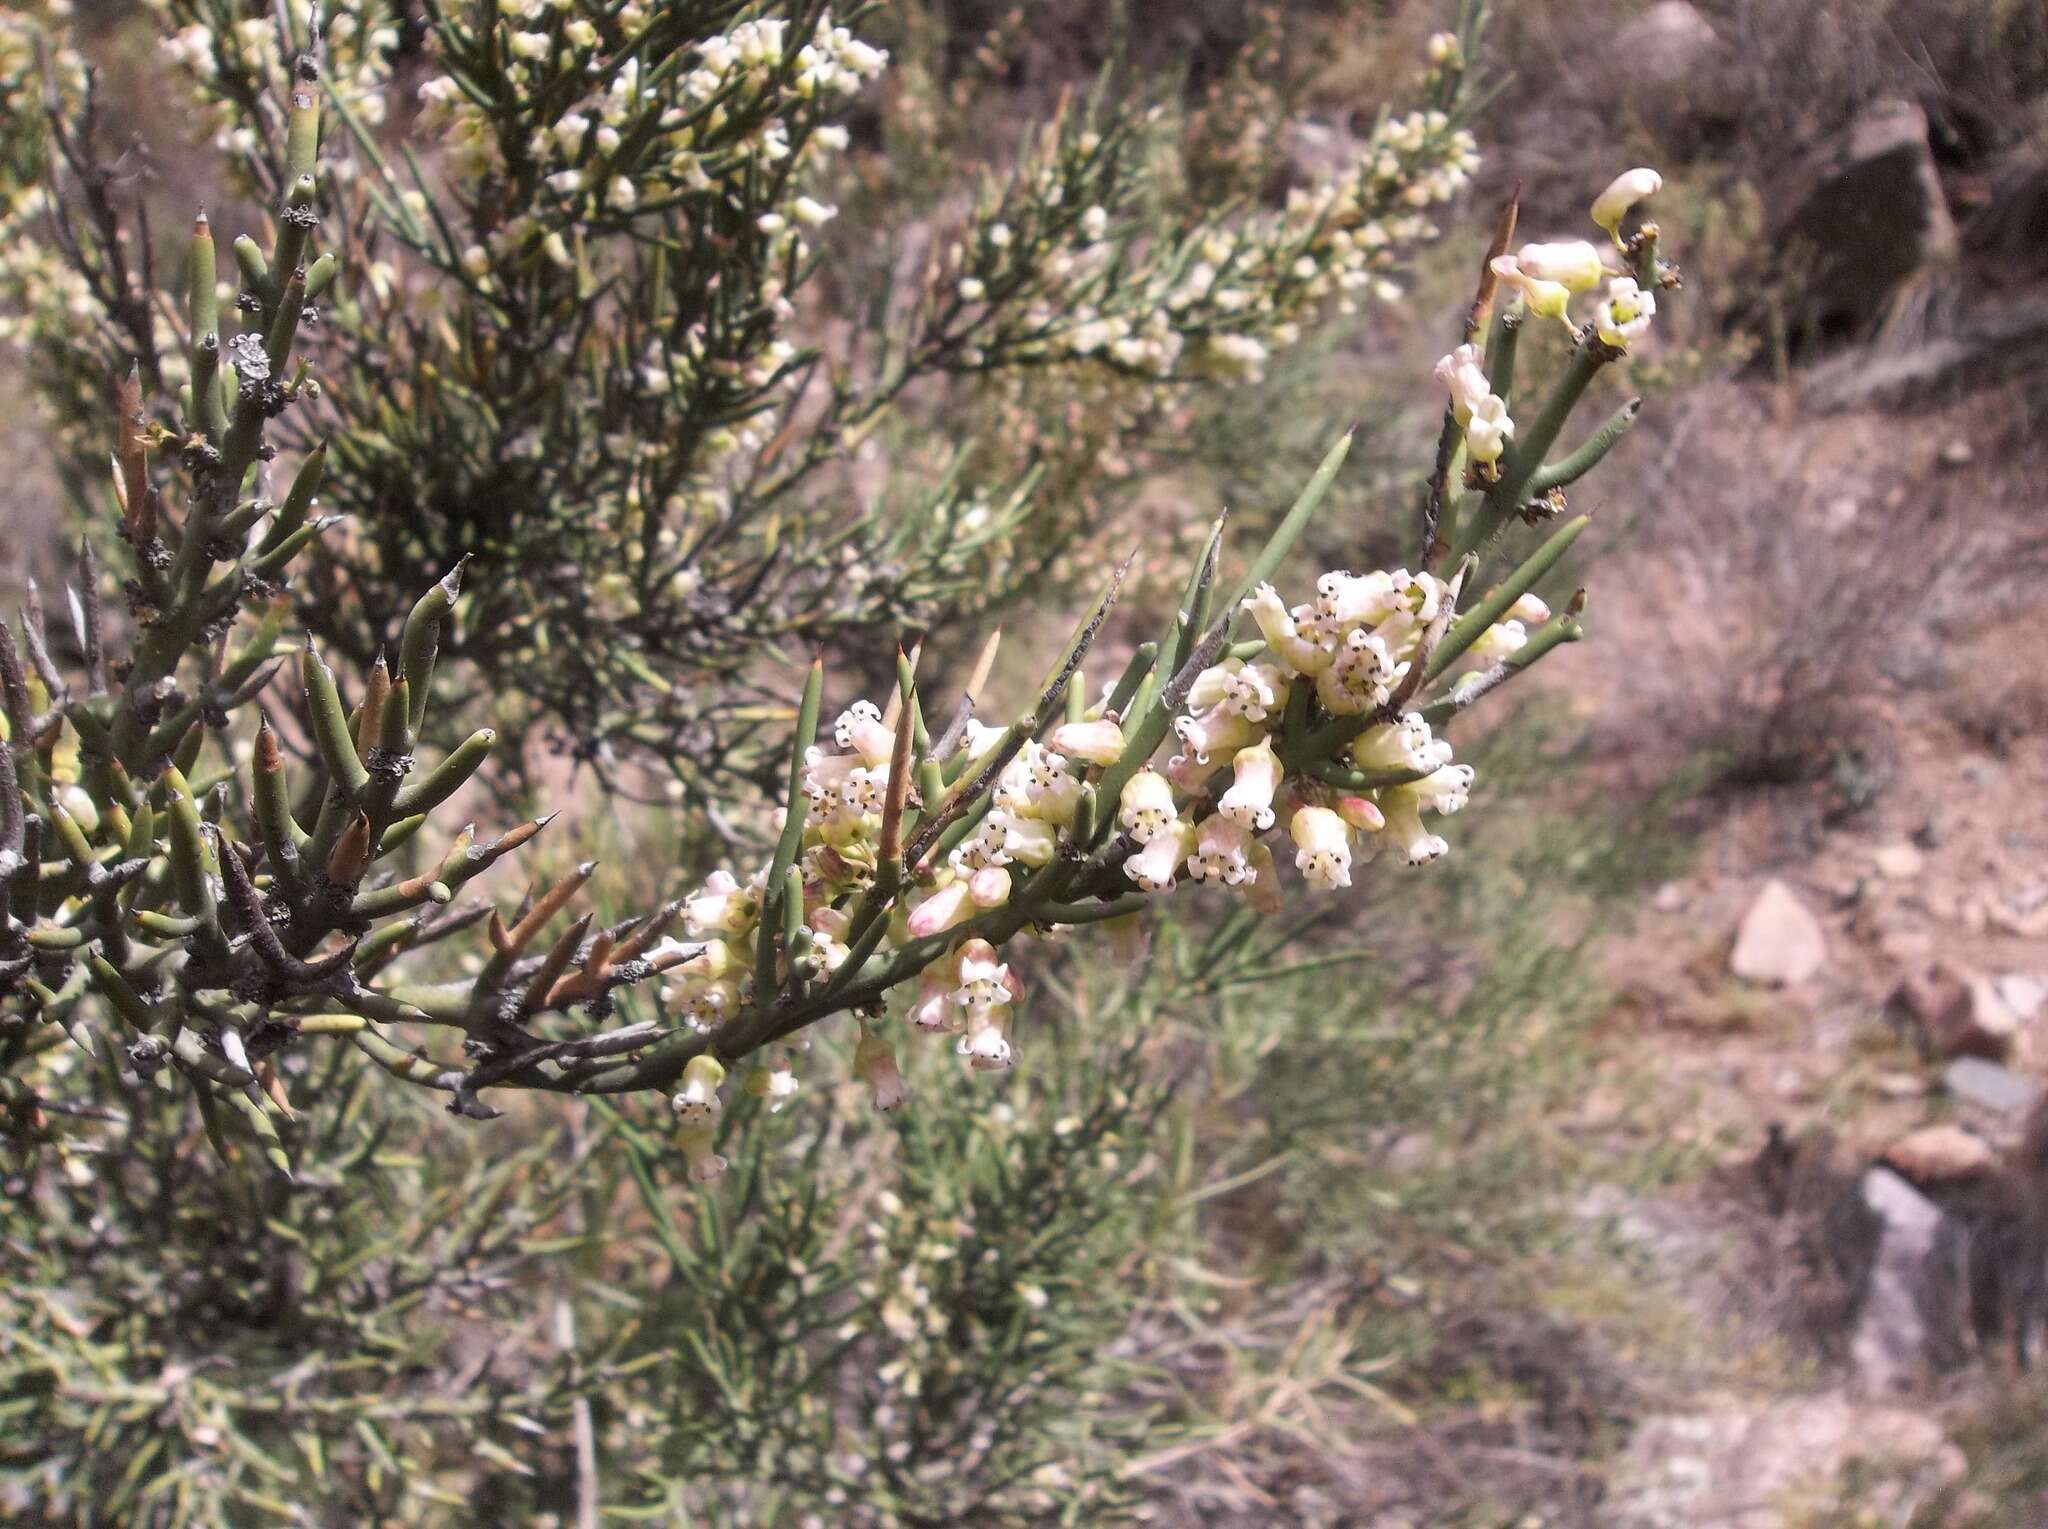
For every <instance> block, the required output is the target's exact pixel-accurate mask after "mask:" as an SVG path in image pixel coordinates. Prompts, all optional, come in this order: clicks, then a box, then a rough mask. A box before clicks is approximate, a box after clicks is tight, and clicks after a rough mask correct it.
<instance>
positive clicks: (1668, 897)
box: [1650, 881, 1685, 913]
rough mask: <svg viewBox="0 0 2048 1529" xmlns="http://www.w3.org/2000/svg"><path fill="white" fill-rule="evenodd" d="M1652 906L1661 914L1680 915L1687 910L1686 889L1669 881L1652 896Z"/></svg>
mask: <svg viewBox="0 0 2048 1529" xmlns="http://www.w3.org/2000/svg"><path fill="white" fill-rule="evenodd" d="M1650 906H1651V907H1652V908H1655V909H1656V910H1657V911H1658V912H1659V913H1678V912H1682V911H1683V910H1684V908H1685V888H1684V887H1682V886H1680V885H1679V884H1678V883H1677V882H1675V881H1667V882H1665V883H1664V885H1663V886H1661V887H1659V888H1657V890H1656V891H1655V892H1654V893H1652V894H1651V896H1650Z"/></svg>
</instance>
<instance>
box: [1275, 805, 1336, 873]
mask: <svg viewBox="0 0 2048 1529" xmlns="http://www.w3.org/2000/svg"><path fill="white" fill-rule="evenodd" d="M1287 835H1288V837H1289V838H1291V839H1292V840H1294V844H1295V854H1294V868H1295V869H1296V870H1298V871H1300V872H1301V874H1302V875H1303V876H1304V877H1305V878H1307V880H1308V883H1309V885H1310V886H1316V887H1323V888H1326V889H1329V890H1335V889H1336V888H1338V887H1348V886H1350V885H1351V830H1350V828H1349V827H1348V826H1347V825H1346V824H1345V822H1344V820H1343V819H1342V818H1340V817H1339V816H1337V814H1336V813H1334V812H1332V811H1330V809H1329V808H1327V807H1297V808H1295V809H1294V816H1293V818H1292V819H1291V820H1289V822H1288V824H1287Z"/></svg>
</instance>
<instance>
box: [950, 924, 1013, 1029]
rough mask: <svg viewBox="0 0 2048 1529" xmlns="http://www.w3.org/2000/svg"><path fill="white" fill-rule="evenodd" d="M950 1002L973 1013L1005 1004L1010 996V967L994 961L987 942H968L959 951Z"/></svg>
mask: <svg viewBox="0 0 2048 1529" xmlns="http://www.w3.org/2000/svg"><path fill="white" fill-rule="evenodd" d="M958 972H959V975H958V978H957V981H958V983H959V985H958V986H957V987H955V988H954V990H953V1002H955V1003H956V1004H959V1005H960V1006H961V1007H962V1008H964V1009H967V1010H968V1011H970V1012H972V1011H973V1010H975V1009H977V1008H986V1007H988V1005H990V1004H994V1003H1007V1002H1009V1001H1010V998H1011V996H1012V987H1011V975H1010V967H1009V963H1008V962H1005V961H998V960H997V959H996V949H995V947H994V946H993V945H991V944H989V942H988V941H987V940H980V939H976V940H969V941H968V942H967V943H966V944H965V945H962V946H961V947H960V955H959V968H958Z"/></svg>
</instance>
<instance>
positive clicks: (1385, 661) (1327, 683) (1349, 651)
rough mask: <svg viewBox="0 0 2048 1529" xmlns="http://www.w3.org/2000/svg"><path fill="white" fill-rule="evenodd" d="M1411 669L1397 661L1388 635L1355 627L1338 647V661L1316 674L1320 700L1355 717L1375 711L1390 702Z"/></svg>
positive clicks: (1325, 707)
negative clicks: (1390, 648) (1389, 645)
mask: <svg viewBox="0 0 2048 1529" xmlns="http://www.w3.org/2000/svg"><path fill="white" fill-rule="evenodd" d="M1407 672H1408V665H1407V664H1405V663H1400V664H1397V663H1395V662H1394V660H1393V657H1392V655H1391V654H1389V653H1388V651H1387V644H1386V640H1385V639H1384V638H1382V637H1380V636H1379V635H1378V634H1377V633H1375V632H1369V631H1367V630H1366V629H1365V628H1364V627H1362V626H1360V627H1353V628H1352V629H1351V630H1350V631H1349V632H1348V633H1346V634H1345V637H1344V644H1343V646H1342V647H1340V648H1338V649H1337V657H1336V661H1335V662H1333V663H1332V664H1331V665H1330V667H1329V668H1327V669H1325V670H1324V671H1323V672H1322V673H1321V674H1319V675H1317V676H1316V699H1317V700H1319V701H1321V702H1322V703H1323V709H1324V710H1325V711H1332V712H1339V713H1343V714H1346V715H1353V716H1355V715H1356V714H1358V713H1359V712H1362V711H1373V710H1376V709H1377V708H1379V707H1381V706H1384V705H1386V704H1387V698H1388V697H1389V696H1391V695H1392V694H1393V691H1394V686H1395V685H1396V684H1398V683H1399V682H1400V679H1401V676H1402V675H1404V674H1406V673H1407Z"/></svg>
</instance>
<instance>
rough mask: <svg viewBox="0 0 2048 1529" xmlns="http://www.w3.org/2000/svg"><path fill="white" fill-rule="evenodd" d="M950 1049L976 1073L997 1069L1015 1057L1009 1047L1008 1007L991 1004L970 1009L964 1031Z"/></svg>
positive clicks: (1007, 1064)
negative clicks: (981, 1007) (964, 1059)
mask: <svg viewBox="0 0 2048 1529" xmlns="http://www.w3.org/2000/svg"><path fill="white" fill-rule="evenodd" d="M954 1050H955V1051H957V1052H958V1053H959V1054H960V1055H961V1056H964V1057H966V1058H967V1065H968V1066H969V1067H972V1068H973V1069H974V1070H975V1071H976V1072H1000V1071H1001V1070H1002V1069H1003V1068H1005V1067H1008V1066H1009V1065H1010V1064H1011V1063H1012V1062H1013V1061H1014V1060H1015V1059H1016V1058H1015V1054H1014V1053H1013V1052H1012V1051H1011V1049H1010V1006H1009V1005H1008V1004H993V1005H991V1006H989V1007H988V1008H984V1009H975V1010H973V1011H971V1012H970V1013H969V1015H968V1019H967V1033H966V1034H965V1035H963V1036H961V1037H960V1043H959V1045H957V1046H956V1047H954Z"/></svg>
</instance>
